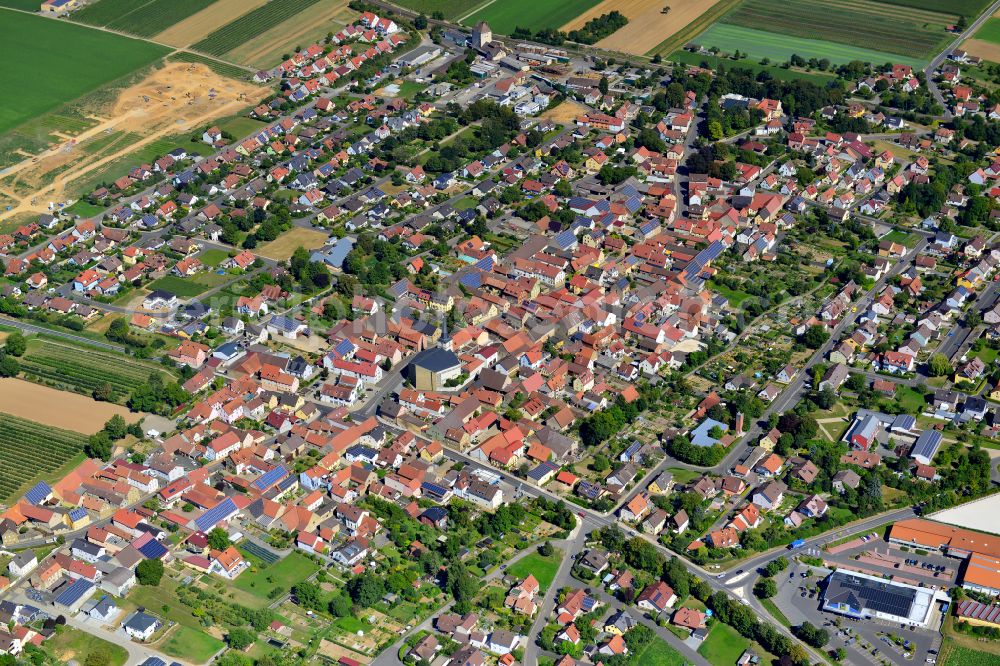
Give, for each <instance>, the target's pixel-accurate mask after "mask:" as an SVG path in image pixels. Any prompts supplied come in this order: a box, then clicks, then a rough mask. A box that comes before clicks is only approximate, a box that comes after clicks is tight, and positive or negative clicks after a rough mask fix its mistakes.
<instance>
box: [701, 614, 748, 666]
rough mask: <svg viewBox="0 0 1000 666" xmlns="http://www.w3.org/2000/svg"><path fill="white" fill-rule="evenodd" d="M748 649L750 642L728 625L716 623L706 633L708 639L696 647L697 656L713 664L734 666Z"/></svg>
mask: <svg viewBox="0 0 1000 666" xmlns="http://www.w3.org/2000/svg"><path fill="white" fill-rule="evenodd" d="M748 647H750V641H749V640H747V639H746V638H744V637H743V636H740V634H739V632H737V631H736V630H735V629H733V628H732V627H730V626H729V625H728V624H723V623H722V622H716V623H715V624H714V625H713V626H712V630H711V631H709V632H708V638H706V639H705V640H704V641H702V644H701V645H700V646H699V647H698V654H700V655H701V656H703V657H704V658H705V659H708V660H709V661H710V662H712V663H713V664H718V665H719V666H722V665H723V664H735V663H736V660H737V659H739V658H740V655H741V654H743V651H744V650H746V649H747V648H748Z"/></svg>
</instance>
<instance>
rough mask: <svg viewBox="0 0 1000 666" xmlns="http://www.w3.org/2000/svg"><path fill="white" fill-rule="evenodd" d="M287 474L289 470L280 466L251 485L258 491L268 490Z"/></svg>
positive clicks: (262, 475)
mask: <svg viewBox="0 0 1000 666" xmlns="http://www.w3.org/2000/svg"><path fill="white" fill-rule="evenodd" d="M287 474H288V470H286V469H285V468H284V467H282V466H281V465H278V466H277V467H275V468H274V469H272V470H271V471H269V472H265V473H264V474H261V475H260V476H259V477H258V478H257V480H256V481H254V482H253V483H252V484H251V485H252V486H253V487H254V488H256V489H257V490H266V489H268V488H270V487H271V486H273V485H274V484H276V483H277V482H278V481H281V480H282V479H283V478H285V476H286V475H287Z"/></svg>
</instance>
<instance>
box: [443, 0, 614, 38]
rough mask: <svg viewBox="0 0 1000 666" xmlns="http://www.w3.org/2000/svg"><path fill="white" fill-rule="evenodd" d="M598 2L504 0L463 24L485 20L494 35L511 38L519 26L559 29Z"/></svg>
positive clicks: (586, 0)
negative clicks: (510, 35) (509, 36)
mask: <svg viewBox="0 0 1000 666" xmlns="http://www.w3.org/2000/svg"><path fill="white" fill-rule="evenodd" d="M599 2H600V0H504V2H494V3H492V4H490V5H487V6H485V7H483V8H482V9H480V10H479V11H477V12H474V13H473V14H471V15H470V16H469V17H468V18H466V19H465V20H464V21H463V23H465V24H466V25H475V24H476V23H479V22H480V21H486V22H487V23H489V24H490V28H491V29H492V30H493V32H494V33H499V34H501V35H509V34H510V33H512V32H514V28H516V27H518V26H522V27H525V28H529V29H531V30H532V31H536V30H540V29H542V28H560V27H562V26H563V25H565V24H566V23H568V22H570V21H572V20H573V19H574V18H576V17H577V16H579V15H580V14H582V13H583V12H585V11H587V10H588V9H590V8H591V7H593V6H594V5H596V4H598V3H599Z"/></svg>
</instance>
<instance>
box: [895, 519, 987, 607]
mask: <svg viewBox="0 0 1000 666" xmlns="http://www.w3.org/2000/svg"><path fill="white" fill-rule="evenodd" d="M889 541H892V542H893V543H898V544H903V545H906V546H911V547H913V546H915V547H918V548H925V549H927V550H940V551H942V552H944V553H945V554H946V555H950V556H951V557H957V558H959V559H963V560H965V564H964V566H963V567H962V571H961V577H960V579H959V580H960V581H961V583H962V587H964V588H966V589H968V590H975V591H976V592H982V593H984V594H991V595H993V596H997V595H1000V537H997V536H993V535H991V534H983V533H981V532H974V531H972V530H967V529H964V528H961V527H954V526H952V525H945V524H944V523H935V522H934V521H931V520H924V519H922V518H910V519H908V520H901V521H899V522H898V523H896V524H895V525H893V526H892V529H891V530H890V531H889Z"/></svg>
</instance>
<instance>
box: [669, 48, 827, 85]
mask: <svg viewBox="0 0 1000 666" xmlns="http://www.w3.org/2000/svg"><path fill="white" fill-rule="evenodd" d="M741 50H742V49H741ZM669 59H670V60H672V61H673V62H678V63H681V64H684V65H694V66H696V67H703V66H704V67H707V68H709V69H718V67H719V65H720V64H722V65H723V66H724V67H726V68H727V69H730V68H733V67H739V68H741V69H749V70H750V71H752V72H754V73H755V74H757V73H760V72H767V73H768V74H770V75H771V76H773V77H774V78H776V79H782V80H784V81H811V82H812V83H815V84H816V85H820V86H825V85H826V84H827V83H830V82H831V81H833V80H834V79H835V78H836V75H835V74H833V73H831V72H821V71H818V70H817V71H813V72H805V71H802V70H800V69H791V68H785V67H779V66H778V65H762V64H760V60H751V59H750V58H740V59H739V60H733V59H731V58H725V57H722V56H714V55H710V54H702V53H691V52H690V51H675V52H673V53H671V54H670V58H669Z"/></svg>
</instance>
